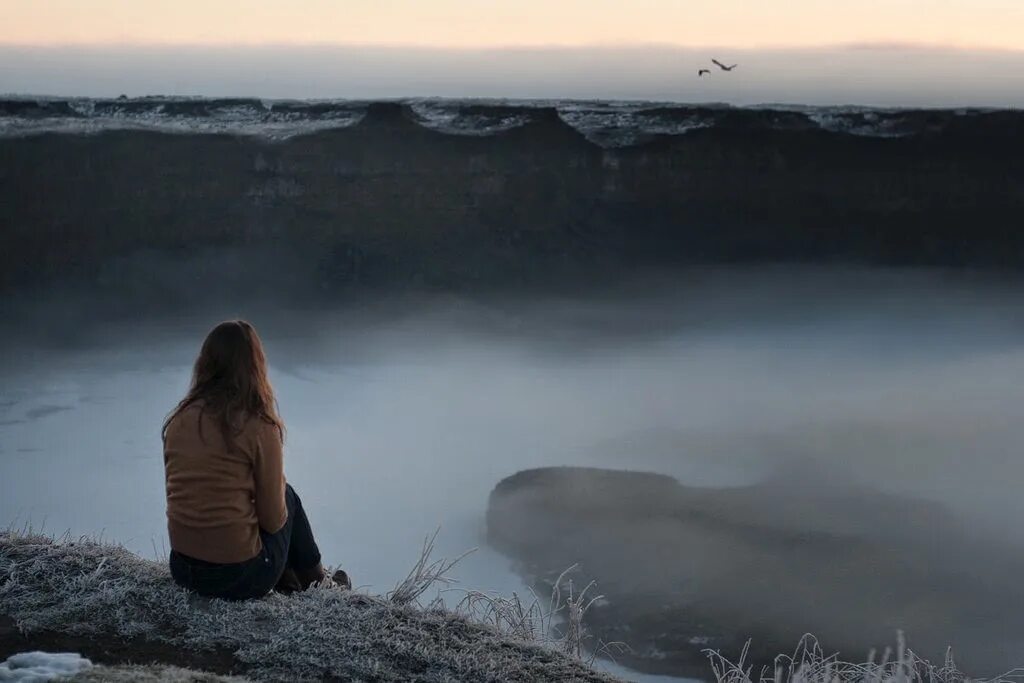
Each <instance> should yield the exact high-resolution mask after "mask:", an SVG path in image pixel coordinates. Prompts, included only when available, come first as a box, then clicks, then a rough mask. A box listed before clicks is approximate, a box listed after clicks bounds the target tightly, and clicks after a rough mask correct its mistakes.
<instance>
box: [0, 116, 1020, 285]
mask: <svg viewBox="0 0 1024 683" xmlns="http://www.w3.org/2000/svg"><path fill="white" fill-rule="evenodd" d="M1022 121H1024V118H1022V117H1021V116H1020V115H1018V114H1016V113H1014V112H997V113H992V114H986V115H978V116H973V117H971V118H970V119H965V122H964V123H963V124H962V125H957V123H956V122H953V123H950V124H949V125H947V126H944V127H943V128H942V129H941V130H939V131H938V132H928V131H924V132H920V133H918V134H915V135H911V136H907V137H899V138H870V137H861V136H854V135H849V134H844V133H836V132H829V131H825V130H821V129H819V128H815V129H809V128H806V127H800V126H793V127H786V126H781V127H780V126H774V127H767V126H758V125H753V124H751V122H750V121H749V120H748V119H744V120H743V121H741V122H738V123H736V124H735V125H733V124H731V123H730V121H729V120H724V121H719V122H718V124H717V125H716V126H714V127H709V128H706V129H702V130H695V131H691V132H689V133H687V134H684V135H674V136H660V137H655V138H653V139H649V140H648V141H646V142H644V143H643V144H639V145H635V146H630V147H620V148H602V147H600V146H598V145H596V144H594V143H592V142H590V141H588V140H587V139H586V138H585V137H584V136H583V135H582V134H580V133H579V132H578V131H576V130H575V129H573V128H571V127H570V126H568V125H567V124H565V123H564V122H562V121H561V119H559V117H558V115H557V114H556V113H555V112H554V111H553V110H534V111H533V113H532V120H531V121H530V122H528V123H527V124H526V125H524V126H522V127H519V128H514V129H511V130H507V131H504V132H501V133H496V134H493V135H486V136H484V135H455V134H448V133H442V132H438V131H436V130H431V129H428V128H425V127H423V126H421V125H420V124H419V123H418V122H417V121H416V120H415V115H414V114H413V113H412V112H411V110H409V109H408V108H406V107H403V106H401V105H397V104H379V105H373V106H371V107H370V109H369V112H368V114H367V116H366V117H365V118H364V119H363V120H362V121H361V122H360V123H358V124H356V125H353V126H350V127H347V128H338V129H334V130H328V131H322V132H318V133H314V134H310V135H305V136H300V137H295V138H291V139H288V140H285V141H281V142H274V141H271V140H267V139H262V138H258V137H242V136H228V135H214V134H169V133H155V132H141V131H127V130H121V131H108V132H103V133H98V134H93V135H80V134H74V135H72V134H60V133H45V134H39V135H35V136H27V137H15V138H6V139H0V220H2V221H3V235H2V245H3V249H2V256H0V269H2V275H0V278H2V280H0V282H2V285H4V286H9V285H12V284H15V283H21V282H29V281H39V280H49V279H52V278H55V277H60V276H64V275H68V274H76V273H80V274H86V275H88V274H90V273H95V272H96V271H97V270H98V269H100V268H102V267H103V264H105V263H107V262H109V261H110V260H111V259H114V258H117V257H123V256H125V255H129V254H132V253H135V252H138V251H140V250H157V251H159V252H166V253H172V254H174V253H178V254H185V253H187V252H189V251H191V250H195V249H196V248H198V247H205V246H209V247H223V246H269V247H271V248H272V249H275V250H281V251H288V252H290V253H294V254H298V255H300V256H301V262H303V263H305V264H307V265H308V269H309V273H310V275H311V276H312V277H313V278H314V279H315V280H316V281H317V282H318V283H319V284H320V285H321V286H332V285H343V284H346V283H353V282H357V283H364V284H409V283H422V284H438V285H460V284H466V283H475V282H490V283H503V282H509V283H511V282H520V281H532V280H542V279H544V278H546V277H548V276H551V275H556V274H574V273H576V274H579V273H600V272H605V271H607V269H608V268H610V267H624V268H630V267H634V266H644V265H658V266H672V265H677V264H685V263H715V262H718V263H721V262H760V261H771V260H784V261H794V260H795V261H813V262H822V261H825V262H827V261H848V262H860V263H883V264H927V265H944V266H945V265H952V266H957V265H970V266H981V267H988V266H997V267H1020V266H1022V265H1024V234H1022V232H1021V230H1020V223H1021V216H1022V215H1024V214H1022V209H1024V133H1022V131H1024V126H1022V123H1021V122H1022Z"/></svg>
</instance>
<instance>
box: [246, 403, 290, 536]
mask: <svg viewBox="0 0 1024 683" xmlns="http://www.w3.org/2000/svg"><path fill="white" fill-rule="evenodd" d="M260 422H261V424H260V425H259V434H258V436H257V439H256V447H255V448H254V449H253V464H252V472H253V478H254V479H255V481H256V494H255V495H256V519H257V520H258V521H259V524H260V528H261V529H263V530H264V531H266V532H268V533H271V534H273V533H276V532H278V531H280V530H281V527H283V526H284V523H285V522H286V521H287V520H288V508H287V507H285V502H284V485H285V481H284V453H283V450H282V445H281V435H280V433H278V431H277V428H276V427H274V425H270V424H266V423H263V422H262V420H261V421H260Z"/></svg>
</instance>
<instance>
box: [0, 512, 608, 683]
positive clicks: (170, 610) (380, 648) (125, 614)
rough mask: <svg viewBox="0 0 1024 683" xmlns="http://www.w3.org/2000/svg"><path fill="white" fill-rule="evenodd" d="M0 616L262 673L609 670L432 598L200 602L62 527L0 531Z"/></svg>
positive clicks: (560, 677) (438, 674)
mask: <svg viewBox="0 0 1024 683" xmlns="http://www.w3.org/2000/svg"><path fill="white" fill-rule="evenodd" d="M407 581H408V580H407ZM407 588H408V585H407ZM405 594H406V595H408V590H406V591H405ZM0 614H2V615H4V616H6V617H8V618H9V619H11V620H13V621H14V623H15V624H16V626H17V629H18V630H19V631H20V632H21V633H24V634H29V635H31V634H34V633H35V634H39V633H43V634H46V633H51V634H52V633H57V634H67V635H68V636H71V637H77V638H84V639H91V641H90V642H94V643H97V644H103V643H106V642H108V641H111V642H114V641H116V642H120V643H129V647H128V648H127V650H125V649H124V648H122V650H121V654H120V655H119V658H121V659H123V660H125V661H133V662H145V661H146V658H147V657H148V653H151V652H152V651H153V648H154V646H167V647H168V651H169V652H171V653H178V654H179V655H180V656H179V657H178V659H177V661H174V660H171V661H165V663H181V662H186V663H189V665H190V666H191V662H192V661H197V660H198V661H199V662H202V661H203V658H204V656H205V657H207V658H208V659H209V661H223V659H222V658H221V659H220V660H218V658H217V656H216V655H217V654H218V653H220V655H221V656H223V655H224V654H225V653H228V654H229V655H230V657H229V659H228V661H227V663H226V664H227V665H226V666H224V665H222V666H220V667H218V668H221V669H222V670H221V671H218V673H234V674H240V675H244V676H246V677H249V678H253V679H262V680H346V681H347V680H357V681H358V680H364V681H588V682H589V681H593V682H595V683H596V682H599V681H612V680H615V679H613V678H611V677H609V676H606V675H604V674H601V673H597V672H595V671H593V670H592V669H591V668H590V667H588V666H587V665H586V664H585V663H584V662H581V661H579V660H578V659H575V658H573V657H571V656H568V655H566V654H564V653H563V652H559V651H558V650H557V649H555V648H552V647H549V646H546V645H543V644H539V643H531V642H526V641H525V640H523V639H520V638H515V637H513V636H511V635H509V634H508V633H505V632H502V631H501V630H499V629H498V628H495V627H493V626H489V625H486V624H482V623H478V622H475V621H474V620H472V619H470V618H468V617H467V616H465V615H461V614H456V613H453V612H452V611H449V610H444V609H441V608H439V607H437V606H436V605H434V606H428V607H421V606H419V605H417V604H415V603H414V602H407V603H406V604H399V603H398V602H395V601H392V600H388V599H386V598H382V597H377V596H370V595H364V594H360V593H356V592H343V591H338V590H334V589H326V588H314V589H312V590H309V591H306V592H304V593H302V594H298V595H295V596H289V597H285V596H282V595H278V594H271V595H269V596H268V597H266V598H265V599H262V600H251V601H247V602H241V603H232V602H226V601H222V600H206V599H202V598H198V597H196V596H193V595H190V594H189V593H188V592H186V591H184V590H182V589H181V588H178V587H177V586H175V585H174V583H173V582H172V581H171V578H170V573H169V571H168V570H167V567H166V565H165V563H162V562H157V561H153V560H145V559H142V558H140V557H138V556H136V555H134V554H132V553H131V552H129V551H127V550H125V549H124V548H121V547H119V546H117V545H112V544H107V543H99V542H95V541H91V540H87V539H71V538H69V537H67V536H65V537H63V538H61V539H56V540H55V539H53V538H50V537H46V536H40V535H36V534H32V533H27V532H26V533H19V532H12V531H7V532H0ZM100 649H101V650H106V651H109V649H108V648H107V647H106V646H105V645H104V646H101V647H100ZM136 649H137V651H138V654H137V655H135V656H134V657H133V656H132V655H133V651H134V650H136ZM83 654H86V655H87V656H92V657H93V658H94V659H96V658H97V657H98V655H95V654H93V653H92V652H84V653H83ZM101 661H102V660H101ZM150 661H152V658H151V657H150ZM110 663H117V662H110ZM223 669H227V670H223Z"/></svg>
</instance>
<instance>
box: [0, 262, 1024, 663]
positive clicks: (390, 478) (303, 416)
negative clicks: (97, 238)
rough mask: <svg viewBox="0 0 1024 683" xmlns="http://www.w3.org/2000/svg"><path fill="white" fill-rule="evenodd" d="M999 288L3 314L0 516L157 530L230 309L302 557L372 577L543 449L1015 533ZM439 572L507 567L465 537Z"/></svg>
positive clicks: (652, 283)
mask: <svg viewBox="0 0 1024 683" xmlns="http://www.w3.org/2000/svg"><path fill="white" fill-rule="evenodd" d="M1022 294H1024V282H1020V281H1016V280H1014V281H1003V280H998V279H994V278H986V279H982V278H980V277H974V276H970V275H963V274H961V275H949V274H943V273H935V272H921V271H894V270H869V271H857V270H840V269H797V268H782V267H779V268H771V269H746V270H739V271H730V270H702V271H693V272H691V273H689V274H684V275H680V276H674V277H671V278H664V277H662V278H653V279H650V280H646V281H643V282H638V283H636V284H634V285H631V286H628V287H622V288H620V289H616V290H614V291H613V290H606V291H603V292H590V293H587V294H574V295H565V296H552V295H544V296H541V295H537V296H532V297H530V296H522V295H521V296H517V297H500V296H497V295H495V296H487V297H484V296H480V297H464V296H454V295H447V296H440V295H438V296H433V297H429V296H424V297H419V298H416V299H408V300H404V301H401V302H395V301H394V300H392V301H388V302H385V301H381V302H376V301H364V302H361V303H360V304H359V305H357V306H354V305H349V306H345V307H339V308H337V309H333V310H329V311H326V310H308V311H301V310H297V309H292V310H287V311H286V310H280V309H278V310H270V309H263V310H261V308H260V307H258V306H250V307H245V306H243V307H231V306H223V307H219V308H218V309H217V310H209V311H202V312H197V313H195V314H190V315H188V316H183V317H178V318H173V319H171V318H164V317H154V318H150V319H143V320H141V321H140V322H131V323H130V322H126V321H124V320H121V321H112V322H109V323H103V324H100V325H98V326H95V327H91V328H88V329H86V330H80V331H79V335H78V336H77V337H76V340H75V342H74V343H72V344H67V345H65V346H63V347H59V346H55V345H53V344H52V343H51V342H52V338H50V337H48V336H46V335H45V334H43V333H42V332H40V333H39V334H37V335H36V336H35V337H33V336H32V330H31V329H29V330H28V331H26V329H25V328H26V327H28V328H32V327H33V326H34V325H37V324H38V322H25V323H24V324H21V325H19V326H20V327H21V333H20V334H19V335H17V336H15V335H14V334H13V333H12V331H11V329H10V328H8V329H6V330H5V332H4V334H5V336H6V337H7V341H6V342H5V346H6V348H5V349H4V353H3V355H4V356H5V357H6V358H7V359H8V360H7V361H6V362H4V363H3V364H2V365H0V377H2V379H0V387H2V388H0V480H3V481H4V482H5V486H4V496H3V497H2V498H0V520H7V521H14V522H16V523H23V522H26V521H28V522H31V523H32V524H34V525H36V526H39V525H40V524H42V523H43V522H44V521H45V526H46V529H48V530H50V531H54V532H62V531H64V530H65V529H70V530H71V531H72V533H73V534H89V535H98V534H101V533H102V534H103V535H104V536H105V537H106V538H110V539H114V540H117V541H119V542H121V543H123V544H125V545H127V546H128V547H129V548H131V549H132V550H136V551H139V552H141V553H142V554H145V555H150V556H152V555H153V553H154V551H155V550H157V551H158V550H159V549H160V548H161V546H163V545H164V544H165V540H164V539H165V537H166V536H165V527H164V498H163V495H164V492H163V473H162V459H161V445H160V440H159V429H160V424H161V421H162V419H163V417H164V416H165V414H166V413H167V412H168V411H169V410H170V408H171V407H172V406H173V405H174V403H175V402H176V401H177V400H178V399H179V398H180V397H181V396H182V395H183V393H184V391H185V388H186V386H187V382H188V378H189V372H190V365H191V362H192V360H193V358H194V355H195V353H196V352H197V351H198V348H199V344H200V342H201V341H202V336H203V334H204V333H205V332H206V330H207V329H208V328H209V327H210V326H212V324H214V323H215V322H217V321H218V320H220V319H222V318H226V317H232V316H238V315H240V316H244V317H247V318H248V319H250V320H251V321H252V322H253V323H254V324H255V325H256V326H257V328H258V329H259V330H260V332H261V334H262V335H263V337H264V340H265V342H266V346H267V353H268V356H269V360H270V363H271V366H272V379H273V381H274V384H275V388H276V390H277V393H278V399H279V401H280V405H281V411H282V415H283V417H284V419H285V421H286V423H287V427H288V438H287V442H286V471H287V474H288V478H289V480H290V481H291V483H293V484H294V485H295V487H296V488H297V490H298V491H299V493H300V494H301V495H302V497H303V500H304V502H305V504H306V507H307V508H308V510H309V513H310V517H311V520H312V522H313V524H314V529H315V531H316V532H317V534H318V539H319V541H320V544H321V548H322V550H323V552H324V555H325V559H326V560H327V561H328V562H330V563H342V564H343V565H344V566H345V567H346V568H347V569H348V570H349V571H350V572H351V573H352V574H353V576H354V578H355V582H356V583H357V584H359V585H369V586H371V587H372V590H373V591H375V592H376V591H380V592H383V591H386V590H387V589H389V588H390V587H391V585H393V584H394V582H396V581H397V580H399V579H400V578H402V576H404V574H405V572H406V571H407V570H408V569H409V567H410V566H411V564H412V562H413V561H414V559H415V557H416V555H417V553H418V549H419V545H420V543H421V542H422V540H423V538H424V537H425V536H426V535H429V534H430V533H432V532H433V530H434V529H435V528H436V527H438V526H440V527H441V533H440V536H439V552H440V553H441V554H446V555H449V556H451V555H454V554H458V553H461V552H462V551H463V550H466V549H468V548H471V547H475V546H482V545H483V543H484V540H483V531H484V512H485V506H486V504H487V496H488V494H489V492H490V491H491V489H492V488H493V486H494V485H495V484H496V483H497V482H498V481H499V480H501V479H502V478H503V477H506V476H508V475H510V474H513V473H515V472H517V471H519V470H522V469H525V468H531V467H540V466H546V465H587V466H596V467H607V468H615V469H635V470H643V471H651V472H659V473H664V474H668V475H671V476H673V477H676V478H678V479H679V480H680V481H681V482H682V483H684V484H689V485H697V486H709V487H726V486H732V485H737V484H745V483H752V482H757V481H761V480H764V479H766V478H769V477H771V476H775V475H777V474H778V473H779V472H784V475H785V476H786V477H789V478H791V479H792V480H793V481H795V482H800V481H805V482H806V485H808V486H814V485H816V483H817V482H821V481H842V482H855V483H858V484H860V485H865V486H868V487H870V488H873V489H876V490H879V491H884V492H887V493H894V494H899V495H903V496H911V497H917V498H922V499H926V500H933V501H938V502H941V503H942V504H944V505H945V506H947V508H948V510H949V511H950V512H951V513H952V514H953V515H954V517H955V519H957V520H958V521H959V522H960V523H962V524H964V525H967V526H968V528H969V529H971V530H972V532H973V533H975V534H977V535H978V537H984V538H988V539H993V540H995V541H996V543H995V544H994V547H1004V548H1006V551H1007V553H1011V554H1016V553H1019V552H1020V551H1021V550H1022V549H1024V527H1022V526H1021V524H1020V520H1021V519H1022V518H1024V497H1022V496H1021V495H1020V485H1021V482H1022V481H1024V458H1021V456H1020V452H1019V444H1020V443H1021V440H1022V436H1024V426H1022V423H1021V420H1020V406H1021V405H1024V382H1022V381H1021V379H1022V378H1024V317H1022V313H1024V307H1022V299H1021V296H1022ZM38 313H39V315H38V316H37V317H35V318H32V319H31V320H35V321H39V320H44V319H46V310H45V309H41V310H39V311H38ZM10 323H11V321H8V324H10ZM59 323H60V321H59V320H56V321H54V320H53V319H52V318H51V319H50V320H49V322H48V327H49V330H50V331H51V332H52V331H54V330H58V331H59V329H60V324H59ZM40 340H44V341H40ZM12 359H18V362H14V361H13V360H12ZM869 514H870V511H865V520H869V521H867V522H865V523H870V524H875V523H878V522H877V520H873V519H871V518H870V517H868V515H869ZM886 522H891V526H890V528H889V529H887V533H899V531H900V522H901V521H900V520H886ZM814 523H815V521H814V520H808V524H809V526H811V525H813V524H814ZM999 560H1000V558H999V557H990V558H979V561H984V562H995V563H998V562H999ZM455 576H456V577H457V578H458V579H459V580H460V582H461V584H460V585H461V586H463V587H466V588H474V589H479V590H495V591H499V592H502V593H509V592H511V591H512V590H521V589H522V584H521V583H520V582H519V579H518V578H517V577H516V575H515V574H513V573H512V572H511V570H510V567H509V562H508V560H506V559H504V558H503V557H501V556H500V555H498V554H497V553H495V552H493V551H490V550H488V549H486V548H485V547H484V548H481V550H480V551H479V552H477V553H475V554H474V555H471V556H470V557H468V558H467V559H466V560H465V561H464V562H463V563H462V564H461V565H460V566H459V568H458V570H457V571H456V572H455ZM820 616H821V618H829V615H828V614H826V613H822V614H821V615H820ZM834 618H836V619H841V618H842V614H841V611H837V613H836V614H835V615H834ZM992 627H993V628H999V625H998V624H993V625H992ZM953 644H954V645H955V643H953Z"/></svg>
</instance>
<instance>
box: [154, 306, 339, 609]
mask: <svg viewBox="0 0 1024 683" xmlns="http://www.w3.org/2000/svg"><path fill="white" fill-rule="evenodd" d="M163 441H164V471H165V477H166V484H167V530H168V534H169V536H170V541H171V558H170V564H171V576H173V577H174V580H175V582H177V583H178V584H179V585H181V586H184V587H185V588H188V589H190V590H193V591H195V592H196V593H199V594H201V595H206V596H209V597H216V598H226V599H230V600H244V599H247V598H258V597H261V596H263V595H266V594H267V593H269V592H270V591H271V590H274V589H275V588H276V589H277V590H279V591H281V592H292V591H296V590H305V589H306V588H308V587H309V586H311V585H313V584H317V585H324V586H331V585H337V586H339V587H342V588H351V582H350V581H349V579H348V576H347V575H346V574H345V572H343V571H341V570H338V571H337V572H335V575H334V576H333V577H328V576H327V573H326V571H325V570H324V567H323V565H322V564H321V562H320V550H319V549H318V548H317V545H316V541H315V540H314V539H313V531H312V529H311V528H310V525H309V520H308V519H307V518H306V513H305V511H304V510H303V509H302V501H301V500H299V496H298V495H297V494H296V493H295V490H294V489H293V488H292V487H291V486H290V485H289V484H287V483H286V482H285V477H284V459H283V454H282V444H283V441H284V424H283V423H282V422H281V418H280V417H279V416H278V414H277V403H276V401H275V399H274V392H273V389H272V388H271V386H270V382H269V381H268V379H267V362H266V358H265V356H264V354H263V345H262V344H261V342H260V338H259V336H258V335H257V334H256V330H255V329H254V328H253V326H252V325H250V324H249V323H247V322H244V321H241V320H235V321H230V322H224V323H221V324H220V325H217V326H216V327H215V328H213V330H212V331H211V332H210V333H209V335H207V337H206V340H205V341H204V342H203V347H202V349H201V350H200V352H199V358H197V359H196V362H195V367H194V369H193V373H192V385H191V387H190V388H189V391H188V394H186V396H185V398H184V399H182V400H181V402H180V403H178V405H177V407H176V408H175V409H174V410H173V411H172V412H171V414H170V415H169V416H168V418H167V420H166V421H165V422H164V426H163Z"/></svg>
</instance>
